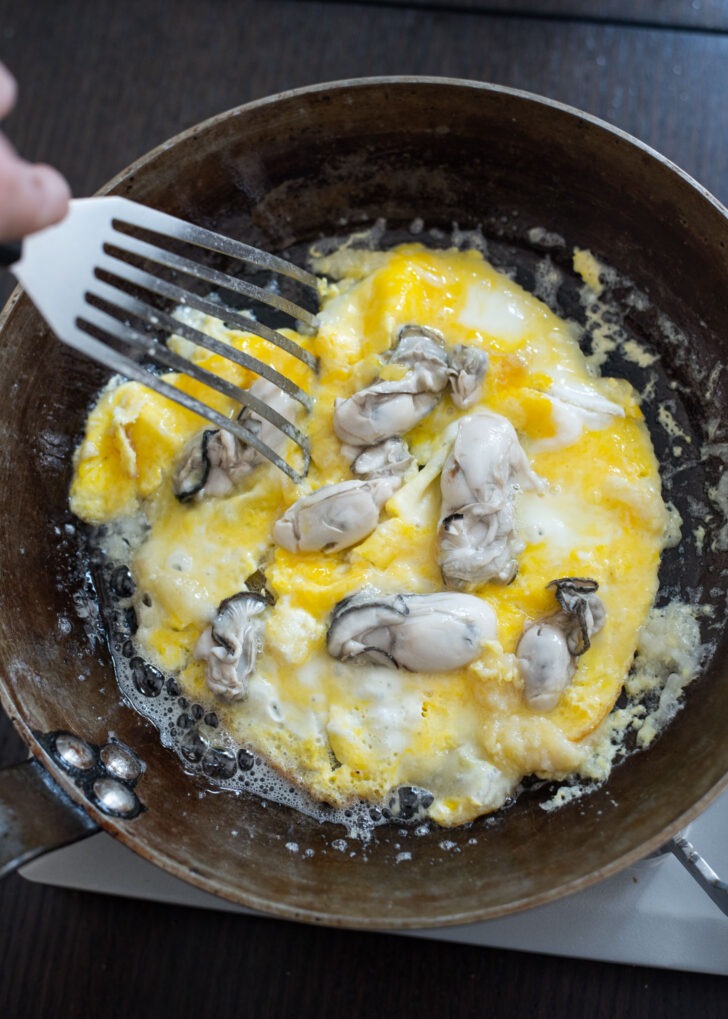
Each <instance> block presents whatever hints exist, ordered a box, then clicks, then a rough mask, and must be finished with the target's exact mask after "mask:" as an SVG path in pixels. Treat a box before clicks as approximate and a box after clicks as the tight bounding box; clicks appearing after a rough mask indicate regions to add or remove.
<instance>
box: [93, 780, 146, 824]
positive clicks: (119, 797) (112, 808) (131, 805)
mask: <svg viewBox="0 0 728 1019" xmlns="http://www.w3.org/2000/svg"><path fill="white" fill-rule="evenodd" d="M93 794H94V796H95V797H96V800H97V803H98V806H99V807H100V808H101V810H103V811H104V812H105V813H107V814H116V815H121V816H122V817H126V816H127V815H129V814H136V813H137V812H138V811H139V801H138V799H137V798H136V796H135V794H134V793H133V792H132V790H131V789H129V788H128V787H127V786H125V785H123V784H122V783H121V782H118V781H117V780H116V779H115V778H97V779H96V781H95V782H94V784H93Z"/></svg>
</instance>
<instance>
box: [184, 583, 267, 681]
mask: <svg viewBox="0 0 728 1019" xmlns="http://www.w3.org/2000/svg"><path fill="white" fill-rule="evenodd" d="M267 603H268V599H267V598H266V597H265V596H264V595H262V594H254V593H253V592H251V591H241V592H240V593H239V594H234V595H232V597H230V598H225V599H224V600H223V601H221V602H220V604H219V605H218V608H217V613H216V615H215V618H214V619H213V621H212V623H211V624H210V626H208V627H207V628H206V629H205V630H203V632H202V633H201V634H200V638H199V640H198V641H197V644H196V646H195V651H194V655H195V658H196V659H198V660H204V661H206V662H207V685H208V687H209V688H210V690H211V691H212V692H213V693H214V694H216V695H217V696H218V697H221V698H222V699H223V700H225V701H238V700H244V699H245V698H246V697H247V695H248V679H249V678H250V675H251V674H252V672H253V669H254V668H255V660H256V658H257V655H258V651H259V650H260V644H261V637H262V619H261V618H260V615H261V613H262V612H263V610H264V609H265V607H266V605H267Z"/></svg>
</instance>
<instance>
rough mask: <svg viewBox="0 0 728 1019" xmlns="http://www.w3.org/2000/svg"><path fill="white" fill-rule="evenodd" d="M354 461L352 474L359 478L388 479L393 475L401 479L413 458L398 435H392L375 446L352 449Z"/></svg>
mask: <svg viewBox="0 0 728 1019" xmlns="http://www.w3.org/2000/svg"><path fill="white" fill-rule="evenodd" d="M352 451H353V454H354V459H353V461H352V464H351V470H352V473H353V474H356V476H357V477H359V478H364V479H366V480H371V479H372V478H388V477H392V476H393V475H395V476H397V477H400V478H401V477H403V475H405V474H406V473H407V471H408V470H409V467H410V464H412V463H414V457H413V456H412V454H411V453H410V451H409V450H408V449H407V443H406V442H405V441H404V439H401V438H400V437H399V436H398V435H392V436H391V437H390V438H388V439H385V440H384V442H379V443H377V445H376V446H367V447H365V448H364V449H360V448H359V447H353V448H352Z"/></svg>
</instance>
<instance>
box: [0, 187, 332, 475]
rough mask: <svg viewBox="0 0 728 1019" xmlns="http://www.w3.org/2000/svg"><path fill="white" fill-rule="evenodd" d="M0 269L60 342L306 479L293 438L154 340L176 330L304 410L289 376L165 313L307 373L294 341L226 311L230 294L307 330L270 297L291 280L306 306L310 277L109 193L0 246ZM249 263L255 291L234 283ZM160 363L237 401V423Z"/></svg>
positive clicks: (297, 308) (270, 415) (308, 357)
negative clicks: (223, 332) (278, 351)
mask: <svg viewBox="0 0 728 1019" xmlns="http://www.w3.org/2000/svg"><path fill="white" fill-rule="evenodd" d="M181 250H182V251H183V253H180V251H181ZM210 253H213V260H214V259H215V258H217V260H218V261H223V262H224V271H223V270H221V269H218V268H215V267H213V266H212V265H210V264H209V262H210V260H211V259H210ZM219 256H223V258H222V260H221V259H220V258H219ZM2 261H3V263H4V264H6V265H9V266H10V268H11V270H12V272H13V273H14V274H15V276H16V277H17V279H18V280H19V282H20V283H21V284H22V285H23V287H25V289H26V290H27V292H28V294H29V295H30V297H31V298H32V300H33V303H34V304H35V305H36V307H37V308H38V310H39V311H40V313H41V314H42V315H43V317H44V318H45V320H46V321H47V322H48V324H49V326H50V327H51V329H52V330H53V332H54V333H55V334H56V335H57V336H58V338H59V339H60V340H62V341H63V342H64V343H66V344H68V345H69V346H70V347H73V348H74V349H76V350H79V351H81V353H83V354H86V355H87V356H88V357H91V358H93V359H94V360H96V361H98V362H100V363H101V364H103V365H105V366H106V367H107V368H110V369H111V370H112V371H113V372H115V373H118V374H120V375H124V376H126V377H127V378H129V379H135V380H136V381H138V382H141V383H143V384H144V385H146V386H149V388H150V389H153V390H154V391H155V392H157V393H160V394H162V395H163V396H166V397H169V398H170V399H172V400H175V401H176V402H177V403H180V404H182V406H184V407H187V408H188V409H189V410H191V411H194V412H196V413H197V414H200V415H201V416H202V417H204V418H206V419H207V420H208V421H211V422H212V423H213V424H215V425H217V426H218V427H219V428H222V429H226V430H227V431H229V432H232V433H233V434H234V435H235V436H237V437H238V438H239V439H240V440H241V441H242V442H244V443H246V444H247V445H249V446H252V447H254V448H255V449H256V450H257V451H258V452H259V453H260V454H261V455H262V456H264V457H266V459H268V460H270V461H271V462H272V463H274V464H275V465H276V466H277V467H279V468H280V469H281V470H282V471H285V473H286V474H287V475H288V476H289V477H291V478H293V480H294V481H299V480H301V478H303V477H305V475H306V473H307V471H308V466H309V459H310V456H309V447H308V440H307V438H306V436H305V435H304V434H303V432H301V431H300V430H299V429H298V428H297V427H296V426H295V425H294V424H292V423H291V422H290V421H288V420H287V419H286V418H285V417H283V416H282V415H281V414H279V413H278V412H277V411H276V410H274V409H273V408H272V407H269V406H268V405H267V404H266V403H264V402H263V401H262V400H260V399H258V398H257V397H256V396H255V395H254V394H252V393H251V392H249V391H248V390H246V389H241V388H239V387H238V386H235V385H233V384H232V383H230V382H228V381H226V380H225V379H222V378H220V377H219V376H217V375H215V374H213V373H211V372H209V371H207V370H205V369H203V368H200V366H199V365H197V364H195V363H194V362H192V361H191V360H189V359H188V358H186V357H183V356H181V355H180V354H178V353H176V352H175V351H173V350H171V349H170V348H169V347H168V346H167V345H166V342H165V341H166V338H167V337H168V336H170V335H171V334H173V333H176V334H177V335H179V336H182V337H184V338H185V339H187V340H190V341H191V342H192V343H194V344H196V345H199V346H201V347H205V348H206V349H207V350H210V351H212V352H213V353H215V354H219V355H221V356H222V357H224V358H227V359H229V360H230V361H234V362H236V363H237V364H239V365H242V366H243V367H244V368H248V369H250V370H251V371H253V372H255V373H256V374H258V375H260V376H261V377H263V378H265V379H268V381H270V382H272V383H274V384H275V385H277V386H279V387H280V388H281V389H282V390H284V392H286V393H287V394H288V395H289V396H291V397H293V399H295V400H297V401H298V402H299V403H300V404H301V405H302V406H303V407H305V408H306V409H309V408H310V405H311V400H310V397H309V396H308V394H307V393H305V392H304V391H303V390H302V389H301V388H300V387H299V386H298V385H297V384H296V383H294V382H293V381H291V379H289V378H287V377H286V376H285V375H282V374H281V373H280V372H279V371H276V370H275V369H274V368H272V367H271V366H270V365H269V364H266V363H265V362H264V361H262V360H260V359H259V358H255V357H251V356H250V355H249V354H247V353H244V352H241V351H238V350H236V349H235V348H234V347H232V346H230V345H229V344H227V343H224V342H221V341H220V340H217V339H215V338H213V337H212V336H208V335H207V334H206V333H203V332H201V331H200V330H199V329H196V328H193V327H192V326H191V325H188V324H187V323H185V322H181V321H178V320H177V319H176V318H174V317H173V315H172V312H173V310H174V307H175V306H178V305H184V306H187V307H191V308H196V309H198V310H199V311H202V312H204V313H205V314H208V315H212V316H213V317H215V318H218V319H221V320H223V321H224V322H225V323H226V324H229V325H232V326H235V327H236V328H238V329H241V330H243V331H245V332H248V333H255V334H256V335H258V336H261V337H263V338H264V339H265V340H267V341H269V342H270V343H272V344H275V345H276V346H278V347H280V348H282V349H283V350H285V351H287V352H288V353H289V354H292V355H293V356H294V357H296V358H298V359H299V360H301V361H303V362H304V363H305V364H306V365H308V367H309V368H311V370H312V371H315V369H316V359H315V357H314V356H313V355H312V354H310V353H309V352H308V351H306V350H304V349H303V348H302V347H301V346H300V345H299V344H297V343H295V342H293V341H292V340H290V339H288V338H287V337H286V336H284V335H283V334H282V333H281V332H279V330H278V329H277V328H274V327H272V326H270V325H266V324H264V322H262V321H260V320H259V319H260V316H257V317H251V315H250V312H249V311H248V310H247V308H246V310H245V312H244V313H241V312H240V311H236V310H234V309H233V308H230V307H228V306H227V304H226V301H227V300H229V299H230V297H231V296H232V295H238V303H239V298H240V297H242V298H244V299H245V301H246V302H250V303H252V304H254V305H255V306H256V307H258V306H260V307H264V308H267V309H272V310H273V311H274V312H275V313H276V314H277V315H278V316H279V317H280V316H283V318H284V319H285V318H290V319H292V320H293V322H299V323H303V325H304V326H308V327H311V326H313V325H314V323H315V312H314V311H312V310H310V309H307V308H305V307H303V306H302V305H300V304H299V303H297V301H296V300H292V299H289V298H288V297H284V296H282V294H281V293H280V292H279V291H280V285H279V284H280V281H281V279H285V280H287V281H293V282H294V284H295V286H296V287H297V288H299V289H300V290H301V292H302V293H303V295H304V299H306V300H307V303H309V304H310V305H313V307H314V308H316V307H317V302H318V281H317V279H316V277H315V276H313V275H312V274H311V273H309V272H306V270H305V269H301V268H300V267H299V266H297V265H294V264H292V263H290V262H287V261H285V260H284V259H281V258H278V257H276V256H274V255H270V254H268V253H267V252H264V251H260V250H259V249H257V248H254V247H250V246H248V245H246V244H242V243H240V242H238V241H234V240H231V239H230V238H228V237H223V236H221V235H220V234H216V233H212V232H211V231H209V230H203V229H201V228H200V227H197V226H193V225H191V224H189V223H186V222H183V221H182V220H179V219H176V218H175V217H173V216H169V215H167V214H166V213H163V212H159V211H157V210H156V209H151V208H148V207H147V206H144V205H138V204H137V203H135V202H131V201H129V200H128V199H126V198H116V197H109V198H82V199H75V200H74V201H72V202H71V205H70V211H69V213H68V215H67V216H66V218H65V219H63V220H62V221H61V222H60V223H58V224H56V225H55V226H52V227H48V228H47V229H45V230H41V231H39V232H38V233H35V234H32V235H31V236H30V237H27V238H26V239H25V240H24V241H23V242H22V246H21V247H18V246H12V247H9V248H7V247H6V248H4V249H2ZM248 266H252V267H254V269H255V270H265V271H266V272H267V273H269V274H270V278H269V281H267V283H266V285H265V286H263V287H262V286H259V285H257V283H252V282H250V281H249V280H246V279H244V278H243V274H244V272H245V271H246V267H248ZM195 281H199V282H201V283H202V284H203V290H207V291H208V292H207V293H204V292H203V293H200V292H199V289H200V288H199V283H198V284H197V290H195V289H194V286H195ZM191 286H192V287H193V289H190V287H191ZM213 288H214V292H213V293H212V294H210V293H209V290H210V289H213ZM293 322H292V324H293ZM160 367H163V368H165V369H171V370H172V371H175V372H181V373H184V374H187V375H190V376H191V377H192V378H194V379H197V380H198V381H199V382H202V383H204V384H205V385H207V386H210V387H211V388H212V389H214V390H217V391H218V392H220V393H222V394H224V395H225V396H227V397H230V398H231V399H233V400H235V401H237V402H239V403H240V404H242V407H243V410H242V411H241V413H242V414H243V418H242V421H241V420H238V419H231V418H227V417H225V416H224V415H223V414H220V413H219V412H218V411H217V410H215V409H214V408H212V407H209V406H207V404H205V403H203V402H201V401H200V400H198V399H196V398H195V397H192V396H190V395H189V394H187V393H185V392H183V391H182V390H180V389H178V388H176V387H175V386H173V385H171V384H170V383H169V382H166V381H165V380H163V379H162V378H160V376H159V374H158V371H159V369H160ZM245 408H248V412H247V413H244V412H245ZM251 412H252V419H253V420H254V418H255V415H259V416H260V417H261V418H265V419H266V420H267V421H269V422H270V423H271V424H272V425H274V426H275V427H276V428H278V429H280V431H281V432H283V433H284V434H285V435H287V436H288V437H289V438H290V439H292V440H293V441H294V442H295V443H296V445H297V446H298V448H299V449H300V451H301V456H300V460H301V462H300V464H298V465H297V466H294V465H292V464H291V463H289V462H288V461H287V460H285V459H283V458H282V457H281V456H280V455H279V454H278V453H277V452H276V451H275V450H274V449H272V448H271V447H270V446H269V445H268V444H267V443H265V442H262V441H261V440H260V438H259V437H258V436H257V435H256V434H255V431H254V430H251V429H250V428H248V427H245V423H244V422H246V421H247V423H248V424H250V422H251Z"/></svg>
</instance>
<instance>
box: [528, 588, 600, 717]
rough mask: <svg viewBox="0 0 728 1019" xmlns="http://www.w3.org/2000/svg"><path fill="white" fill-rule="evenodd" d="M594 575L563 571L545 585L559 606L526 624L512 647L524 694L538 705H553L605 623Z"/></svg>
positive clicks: (541, 708)
mask: <svg viewBox="0 0 728 1019" xmlns="http://www.w3.org/2000/svg"><path fill="white" fill-rule="evenodd" d="M598 586H599V585H598V584H597V582H596V581H595V580H588V579H584V578H580V577H562V578H561V579H559V580H552V581H551V583H550V584H548V585H547V587H549V588H553V589H554V591H555V594H556V600H557V602H558V603H559V605H560V606H561V608H560V609H559V611H558V612H555V613H554V614H553V615H551V616H547V617H546V618H545V619H541V620H539V621H537V622H535V623H533V624H531V626H527V627H526V629H525V630H524V631H523V634H522V635H521V639H520V640H519V642H518V647H517V648H516V659H517V662H518V667H519V670H520V673H521V676H522V677H523V682H524V695H525V698H526V701H527V703H528V704H529V706H530V707H532V708H534V709H535V710H536V711H552V710H553V709H554V708H555V707H556V705H557V704H558V703H559V700H560V699H561V695H562V694H563V692H564V690H566V688H567V687H568V685H569V683H570V682H571V680H572V678H573V676H574V673H575V672H576V659H577V658H578V657H579V656H580V655H583V654H584V652H585V651H587V650H588V649H589V647H590V643H591V638H592V636H593V635H594V634H595V633H598V632H599V631H600V630H601V628H602V627H603V626H604V622H605V620H606V612H605V609H604V604H603V602H602V600H601V598H600V597H599V596H598V595H597V594H596V591H597V589H598Z"/></svg>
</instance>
